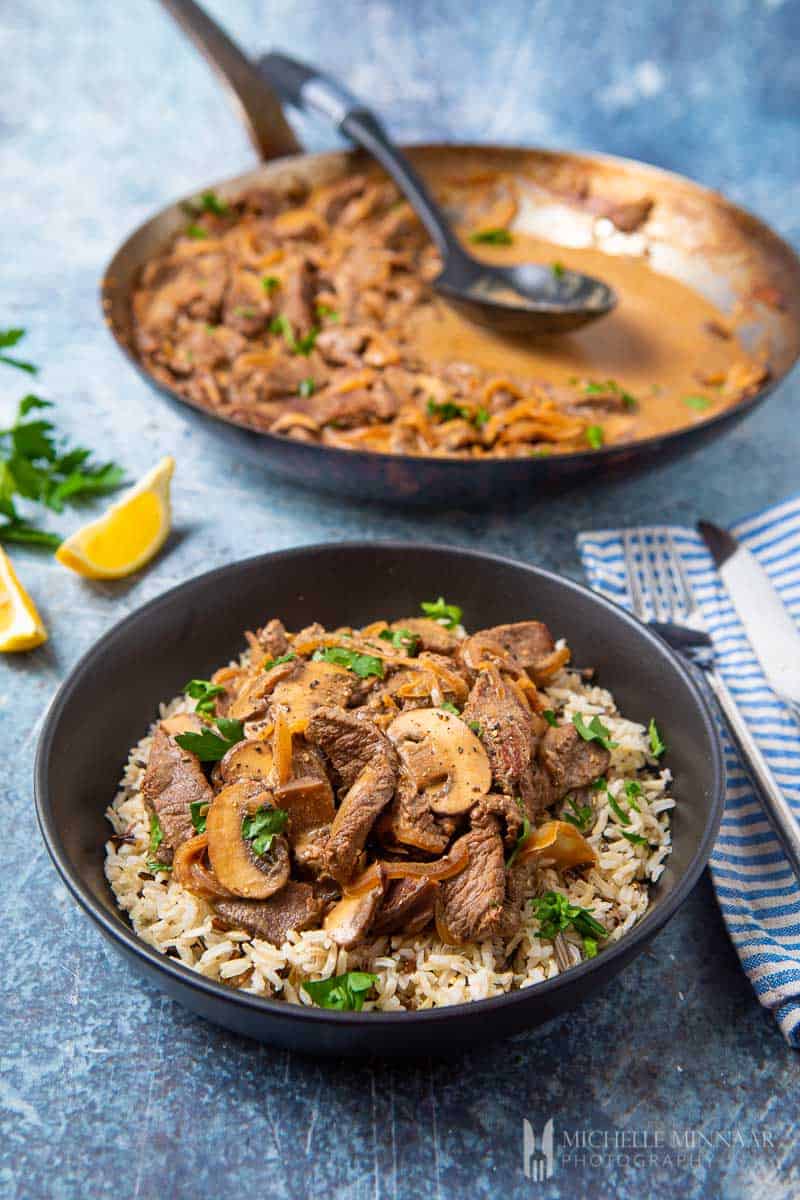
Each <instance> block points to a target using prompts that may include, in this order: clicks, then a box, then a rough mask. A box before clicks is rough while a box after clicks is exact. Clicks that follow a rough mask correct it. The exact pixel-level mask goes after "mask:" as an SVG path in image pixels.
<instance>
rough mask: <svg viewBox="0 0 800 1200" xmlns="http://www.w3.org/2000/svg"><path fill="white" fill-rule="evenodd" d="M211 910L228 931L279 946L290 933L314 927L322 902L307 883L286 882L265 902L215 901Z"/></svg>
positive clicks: (317, 921)
mask: <svg viewBox="0 0 800 1200" xmlns="http://www.w3.org/2000/svg"><path fill="white" fill-rule="evenodd" d="M214 908H215V910H216V912H217V913H218V915H219V916H220V917H222V918H223V920H224V921H225V922H226V923H227V924H228V925H229V926H230V928H231V929H243V930H245V931H246V932H247V933H250V934H252V935H253V937H258V938H263V939H264V941H266V942H272V944H273V945H274V946H280V945H281V944H282V943H283V942H285V941H286V935H287V934H288V933H289V931H290V930H295V931H296V932H298V933H299V932H300V931H301V930H303V929H310V928H311V926H313V925H318V924H319V921H320V917H321V915H322V912H323V909H324V902H323V901H322V900H321V899H319V898H318V897H316V896H315V895H314V891H313V889H312V887H311V885H310V884H308V883H296V882H295V881H294V880H290V881H289V882H288V883H287V884H286V886H285V887H283V888H281V890H280V891H279V892H276V893H275V895H274V896H270V898H269V900H217V901H215V903H214Z"/></svg>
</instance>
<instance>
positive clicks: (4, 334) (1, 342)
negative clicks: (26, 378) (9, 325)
mask: <svg viewBox="0 0 800 1200" xmlns="http://www.w3.org/2000/svg"><path fill="white" fill-rule="evenodd" d="M24 337H25V330H24V329H0V350H8V349H10V348H11V347H12V346H16V345H17V343H18V342H21V341H22V339H23V338H24ZM0 362H4V363H5V364H6V366H7V367H16V368H17V370H18V371H27V373H28V375H36V374H38V371H39V368H38V367H37V366H36V365H35V364H34V363H31V362H26V361H25V360H24V359H22V358H16V357H14V356H13V355H11V354H0Z"/></svg>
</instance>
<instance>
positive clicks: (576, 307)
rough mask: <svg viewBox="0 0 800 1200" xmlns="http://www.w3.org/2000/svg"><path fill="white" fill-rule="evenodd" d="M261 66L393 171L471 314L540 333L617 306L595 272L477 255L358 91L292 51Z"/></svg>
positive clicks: (448, 289)
mask: <svg viewBox="0 0 800 1200" xmlns="http://www.w3.org/2000/svg"><path fill="white" fill-rule="evenodd" d="M258 65H259V68H260V70H261V71H262V72H263V73H264V75H265V76H266V78H267V79H268V81H269V83H270V84H271V85H272V87H273V89H274V90H275V91H276V92H277V93H278V95H279V96H280V97H281V99H283V100H285V101H286V102H287V103H289V104H292V105H294V106H295V107H296V108H300V109H305V110H308V111H311V112H315V113H317V114H319V115H321V116H324V117H327V118H328V120H331V121H333V123H334V124H335V125H336V127H337V129H338V130H339V131H340V133H343V134H344V135H345V136H346V137H349V138H350V140H351V141H353V142H355V143H356V144H357V145H359V146H361V147H362V148H363V149H364V150H366V151H367V153H368V154H371V155H372V157H373V158H375V159H376V160H377V161H378V162H379V163H380V164H381V166H382V167H383V168H384V169H385V170H386V171H387V172H388V173H389V175H391V177H392V178H393V179H394V181H395V183H396V184H397V186H398V187H399V188H400V190H401V191H402V192H403V193H404V195H405V197H406V199H407V200H408V202H409V204H410V205H411V207H412V208H413V209H414V211H415V212H416V214H417V216H418V217H419V218H420V220H421V221H422V223H423V225H424V226H425V228H426V229H427V230H428V233H429V234H430V235H431V238H432V240H433V242H434V243H435V245H436V248H437V249H438V251H439V253H440V254H441V256H442V261H443V264H444V266H443V268H442V272H441V274H440V275H439V278H438V279H437V280H436V282H435V285H434V286H435V287H436V290H437V291H438V292H439V294H440V295H441V296H442V298H443V299H444V300H446V301H447V302H448V303H449V304H452V305H453V307H454V308H456V309H458V311H459V312H461V313H462V314H463V315H464V316H466V317H467V318H468V319H470V320H472V321H475V322H477V324H479V325H485V326H488V327H489V328H490V329H494V330H495V331H496V332H499V333H526V334H531V335H533V336H536V335H537V334H553V333H568V332H569V331H570V330H572V329H577V328H578V327H579V326H580V325H585V324H586V323H587V322H588V321H596V320H597V318H598V317H604V316H605V315H606V313H609V312H610V311H611V310H612V308H613V307H614V305H615V304H616V300H617V298H616V295H615V294H614V292H613V290H612V289H611V288H610V287H608V286H607V285H606V284H604V283H602V282H601V281H600V280H599V279H593V278H592V277H591V276H590V275H583V274H581V273H580V272H579V271H568V270H566V269H558V270H555V269H554V268H552V267H548V266H543V265H542V264H540V263H523V264H521V265H518V266H513V267H502V266H494V265H492V264H488V263H484V262H480V261H479V260H478V259H477V258H473V256H472V255H471V254H469V253H468V252H467V251H466V250H465V249H464V247H463V246H462V244H461V242H460V241H459V240H458V238H457V237H456V234H455V232H454V230H453V229H452V227H451V225H450V223H449V221H448V220H447V218H446V217H445V215H444V213H443V212H442V209H441V208H440V206H439V205H438V204H437V203H436V201H435V200H434V198H433V196H432V195H431V193H430V191H429V190H428V188H427V186H426V185H425V183H424V182H423V180H422V179H421V177H420V176H419V175H418V174H417V172H416V171H415V169H414V167H413V166H412V165H411V163H410V162H409V161H408V159H407V158H406V156H405V155H404V154H403V153H402V152H401V151H400V150H399V149H398V148H397V146H395V145H394V143H393V142H392V141H391V139H390V138H389V136H388V134H387V133H386V130H385V129H384V127H383V125H382V124H381V122H380V121H379V120H378V118H377V116H376V115H375V114H374V113H373V112H371V111H370V109H368V108H366V106H365V105H364V104H363V103H362V102H361V101H360V100H359V99H357V97H355V96H353V95H351V94H350V92H348V91H347V90H346V88H343V87H342V86H341V85H340V84H339V83H337V82H336V81H335V80H333V79H331V78H330V77H329V76H327V75H323V74H322V73H321V72H319V71H316V70H315V69H314V68H312V67H309V66H307V65H306V64H305V63H302V62H299V61H298V60H297V59H294V58H289V56H288V55H286V54H279V53H277V52H273V53H271V54H265V55H264V56H263V57H262V58H261V59H259V64H258Z"/></svg>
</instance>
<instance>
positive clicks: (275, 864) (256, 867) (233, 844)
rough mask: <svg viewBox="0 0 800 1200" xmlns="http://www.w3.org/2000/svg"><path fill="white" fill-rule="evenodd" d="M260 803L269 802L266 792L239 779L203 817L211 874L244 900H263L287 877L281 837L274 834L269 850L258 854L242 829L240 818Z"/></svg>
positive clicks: (284, 850) (285, 846) (283, 842)
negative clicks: (212, 871) (212, 872)
mask: <svg viewBox="0 0 800 1200" xmlns="http://www.w3.org/2000/svg"><path fill="white" fill-rule="evenodd" d="M263 805H271V797H270V795H269V793H268V792H265V791H263V790H260V789H259V788H258V787H257V786H256V787H254V786H253V784H252V783H251V782H249V781H247V780H239V781H237V782H236V783H231V784H229V785H228V787H226V788H223V790H222V791H221V792H220V793H219V795H218V796H217V797H216V798H215V800H214V802H213V804H212V805H211V807H210V808H209V810H208V816H207V817H206V833H207V834H208V857H209V859H210V860H211V866H212V867H213V869H214V874H215V875H216V877H217V879H218V880H219V881H220V883H221V884H222V885H223V887H226V888H227V889H228V891H230V892H233V894H234V895H236V896H244V897H245V898H246V899H248V900H266V898H267V897H268V896H271V895H272V894H273V893H274V892H277V891H278V890H279V889H280V888H282V887H283V886H284V884H285V883H286V881H287V879H288V878H289V871H290V863H289V848H288V845H287V843H286V839H285V838H284V837H281V836H277V837H275V838H274V840H273V842H272V845H271V847H270V850H269V853H268V854H265V855H258V854H255V853H254V851H253V849H252V847H251V846H250V845H249V844H248V842H247V840H246V839H245V837H244V834H243V832H242V821H243V819H244V818H245V817H246V816H248V815H249V814H252V813H254V812H255V811H256V810H257V809H259V808H261V807H262V806H263ZM273 807H274V806H273Z"/></svg>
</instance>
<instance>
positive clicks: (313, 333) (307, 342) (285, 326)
mask: <svg viewBox="0 0 800 1200" xmlns="http://www.w3.org/2000/svg"><path fill="white" fill-rule="evenodd" d="M269 328H270V333H280V334H282V335H283V340H284V341H285V342H286V346H287V349H288V350H289V351H290V353H291V354H302V355H304V356H305V357H306V358H307V357H308V356H309V354H310V353H311V351H312V350H313V349H314V345H315V343H316V340H317V338H318V336H319V332H320V331H319V329H318V327H317V326H316V325H312V326H311V328H310V329H309V331H308V333H305V334H303V335H302V336H301V337H297V335H296V334H295V332H294V330H293V329H292V322H291V321H290V320H289V318H288V317H287V316H286V314H285V313H279V315H278V316H277V317H275V318H274V319H273V320H272V322H271V323H270V327H269Z"/></svg>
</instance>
